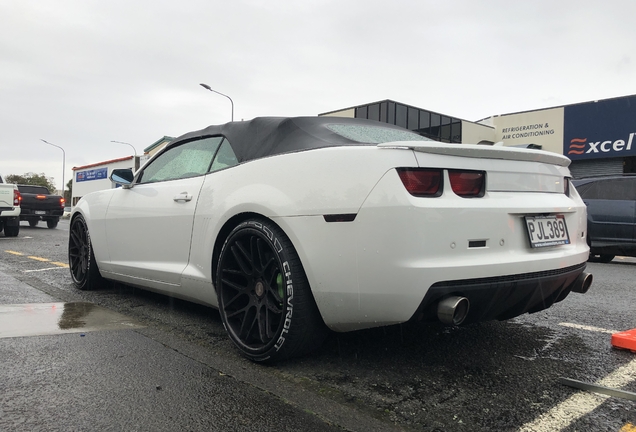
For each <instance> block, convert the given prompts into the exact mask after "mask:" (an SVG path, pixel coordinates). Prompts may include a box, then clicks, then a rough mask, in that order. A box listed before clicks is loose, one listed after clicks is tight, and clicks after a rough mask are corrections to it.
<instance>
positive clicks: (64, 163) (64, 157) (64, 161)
mask: <svg viewBox="0 0 636 432" xmlns="http://www.w3.org/2000/svg"><path fill="white" fill-rule="evenodd" d="M40 141H42V142H43V143H44V144H48V145H51V146H53V147H57V148H59V149H60V150H62V198H64V190H65V189H66V184H65V183H64V171H66V152H65V151H64V149H63V148H62V147H60V146H59V145H55V144H52V143H50V142H48V141H46V140H43V139H40Z"/></svg>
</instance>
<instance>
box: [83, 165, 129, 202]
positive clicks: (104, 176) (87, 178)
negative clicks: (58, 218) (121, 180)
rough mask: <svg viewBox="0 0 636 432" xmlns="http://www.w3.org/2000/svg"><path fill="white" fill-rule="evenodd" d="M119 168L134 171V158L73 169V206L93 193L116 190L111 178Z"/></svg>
mask: <svg viewBox="0 0 636 432" xmlns="http://www.w3.org/2000/svg"><path fill="white" fill-rule="evenodd" d="M118 168H130V169H133V170H134V159H133V157H132V156H131V157H129V158H125V159H123V160H122V159H118V160H116V161H108V162H104V163H98V164H93V165H86V166H84V167H77V168H73V197H72V199H71V204H72V205H73V206H74V205H75V204H76V203H77V201H79V199H80V198H81V197H83V196H84V195H86V194H89V193H91V192H95V191H99V190H104V189H111V188H114V187H115V184H114V183H113V182H111V181H110V179H109V177H110V173H111V172H112V171H113V170H114V169H118ZM78 179H79V181H78Z"/></svg>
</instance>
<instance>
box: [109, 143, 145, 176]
mask: <svg viewBox="0 0 636 432" xmlns="http://www.w3.org/2000/svg"><path fill="white" fill-rule="evenodd" d="M111 142H112V143H117V144H126V145H129V146H131V147H132V149H133V151H134V152H135V156H134V159H133V160H134V165H135V171H137V170H138V169H139V159H137V149H136V148H135V146H134V145H132V144H130V143H127V142H123V141H111Z"/></svg>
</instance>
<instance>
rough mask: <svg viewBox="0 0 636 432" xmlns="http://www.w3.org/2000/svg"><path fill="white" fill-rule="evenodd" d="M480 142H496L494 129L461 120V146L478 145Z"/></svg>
mask: <svg viewBox="0 0 636 432" xmlns="http://www.w3.org/2000/svg"><path fill="white" fill-rule="evenodd" d="M482 141H489V142H492V143H494V142H496V140H495V128H494V127H492V126H486V125H481V124H477V123H473V122H469V121H464V120H462V144H479V143H480V142H482Z"/></svg>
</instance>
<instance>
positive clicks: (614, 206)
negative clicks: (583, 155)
mask: <svg viewBox="0 0 636 432" xmlns="http://www.w3.org/2000/svg"><path fill="white" fill-rule="evenodd" d="M572 183H573V184H574V185H575V187H576V189H577V191H578V192H579V195H581V198H582V199H583V202H584V203H585V204H586V205H587V231H588V237H587V240H588V244H589V246H590V260H591V261H598V262H605V263H607V262H610V261H612V260H613V259H614V257H615V256H616V255H624V256H636V175H629V174H624V175H609V176H599V177H589V178H584V179H577V180H573V181H572Z"/></svg>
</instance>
